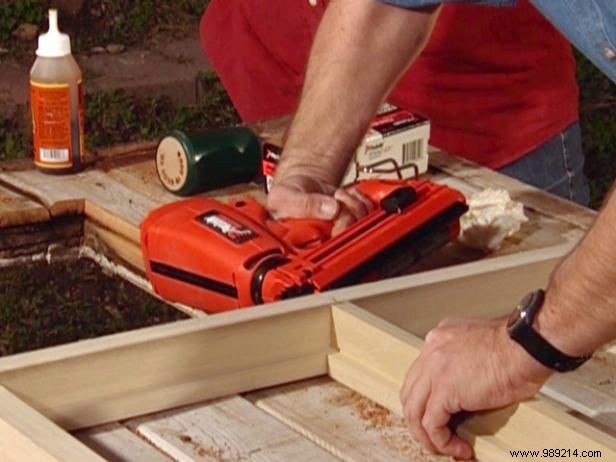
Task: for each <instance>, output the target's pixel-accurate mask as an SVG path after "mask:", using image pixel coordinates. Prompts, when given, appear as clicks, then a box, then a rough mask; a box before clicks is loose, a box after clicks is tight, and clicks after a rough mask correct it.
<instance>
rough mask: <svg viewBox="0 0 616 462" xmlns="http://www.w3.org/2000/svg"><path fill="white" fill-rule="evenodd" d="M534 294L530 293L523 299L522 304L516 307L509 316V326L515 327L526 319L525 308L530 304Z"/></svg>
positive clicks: (509, 327)
mask: <svg viewBox="0 0 616 462" xmlns="http://www.w3.org/2000/svg"><path fill="white" fill-rule="evenodd" d="M533 296H534V294H528V295H527V296H526V297H524V298H523V299H522V301H521V302H520V304H519V305H518V306H517V307H516V309H515V310H513V312H512V313H511V316H509V320H508V321H507V328H508V329H511V328H513V327H514V326H515V325H516V324H517V323H518V322H520V321H523V320H524V319H525V316H524V315H525V313H524V310H525V309H526V308H527V307H528V304H529V303H530V302H531V301H532V299H533Z"/></svg>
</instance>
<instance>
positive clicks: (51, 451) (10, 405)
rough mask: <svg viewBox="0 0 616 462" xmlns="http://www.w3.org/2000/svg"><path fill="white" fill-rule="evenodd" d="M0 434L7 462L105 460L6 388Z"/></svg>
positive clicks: (1, 456) (0, 453) (0, 452)
mask: <svg viewBox="0 0 616 462" xmlns="http://www.w3.org/2000/svg"><path fill="white" fill-rule="evenodd" d="M0 434H1V435H2V438H0V460H2V461H3V462H23V461H28V462H39V461H40V462H52V461H53V462H66V461H72V460H75V461H80V462H81V461H83V462H87V461H92V462H95V461H101V462H102V461H103V460H104V459H102V458H101V457H99V456H97V455H96V453H94V452H93V451H92V450H90V449H88V448H87V447H86V446H84V445H83V444H81V443H80V442H79V441H78V440H77V439H75V438H74V437H72V436H71V435H69V434H68V433H66V432H65V431H64V430H62V429H61V428H60V427H58V426H57V425H56V424H54V423H53V422H51V421H50V420H48V419H46V418H45V417H43V416H42V415H41V414H39V413H38V412H37V411H35V410H34V409H32V408H31V407H29V406H28V405H27V404H26V403H24V402H23V401H22V400H20V399H19V398H17V397H16V396H15V395H13V394H12V393H10V392H9V391H8V390H7V389H6V388H4V387H2V386H0Z"/></svg>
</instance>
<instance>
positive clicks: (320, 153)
mask: <svg viewBox="0 0 616 462" xmlns="http://www.w3.org/2000/svg"><path fill="white" fill-rule="evenodd" d="M437 11H438V10H437V9H432V10H430V11H427V10H424V11H410V10H403V9H400V8H396V7H392V6H388V5H384V4H382V3H380V2H376V1H374V0H332V1H331V2H330V4H329V6H328V9H327V11H326V13H325V15H324V17H323V20H322V22H321V26H320V27H319V31H318V33H317V36H316V38H315V42H314V45H313V48H312V51H311V56H310V60H309V63H308V70H307V74H306V79H305V84H304V90H303V93H302V98H301V101H300V105H299V108H298V111H297V114H296V116H295V119H294V122H293V124H292V126H291V129H290V131H289V136H288V138H287V141H286V143H285V152H284V154H283V159H282V162H281V164H280V167H279V170H278V174H277V176H278V178H280V177H283V176H284V175H285V173H287V172H288V171H289V170H295V171H300V170H301V171H302V172H303V173H305V174H311V175H315V176H317V177H319V178H320V179H322V180H325V181H328V182H330V183H331V184H337V183H338V182H339V181H340V180H341V177H342V175H343V174H344V171H345V170H346V167H347V165H348V163H349V160H350V157H351V155H352V152H353V151H354V150H355V148H356V147H357V146H358V145H359V143H360V141H361V139H362V137H363V135H364V134H365V132H366V130H367V129H368V126H369V125H370V122H371V121H372V119H373V117H374V115H375V112H376V110H377V108H378V106H379V105H380V104H381V103H382V101H383V100H384V98H385V97H386V96H387V94H388V93H389V91H390V90H391V88H393V86H394V84H395V83H396V82H397V80H398V79H399V78H400V76H401V75H402V74H403V72H404V71H405V70H406V69H407V68H408V66H409V65H410V63H411V62H412V61H413V60H414V59H415V57H416V56H417V55H418V54H419V53H420V52H421V50H422V49H423V47H424V46H425V44H426V42H427V39H428V37H429V35H430V32H431V31H432V28H433V27H434V23H435V21H436V17H437V14H438V13H437Z"/></svg>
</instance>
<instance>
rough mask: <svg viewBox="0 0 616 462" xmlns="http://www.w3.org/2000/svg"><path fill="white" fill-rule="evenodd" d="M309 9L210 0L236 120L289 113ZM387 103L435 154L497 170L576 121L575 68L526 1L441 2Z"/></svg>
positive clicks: (312, 12)
mask: <svg viewBox="0 0 616 462" xmlns="http://www.w3.org/2000/svg"><path fill="white" fill-rule="evenodd" d="M312 3H316V6H312ZM312 3H311V2H310V1H309V0H233V1H229V0H213V1H212V3H211V5H210V7H209V8H208V10H207V12H206V14H205V15H204V17H203V20H202V23H201V37H202V42H203V46H204V48H205V51H206V54H207V56H208V59H209V60H210V63H211V64H212V65H213V67H214V69H215V70H216V72H217V73H218V75H219V76H220V78H221V80H222V82H223V83H224V85H225V87H226V88H227V90H228V92H229V94H230V96H231V99H232V100H233V103H234V104H235V106H236V107H237V109H238V112H239V113H240V116H241V117H242V119H243V120H244V121H245V122H247V123H251V122H256V121H262V120H267V119H271V118H276V117H281V116H284V115H288V114H290V113H292V112H293V111H294V110H295V108H296V106H297V102H298V99H299V95H300V93H301V88H302V84H303V78H304V73H305V69H306V62H307V59H308V55H309V50H310V46H311V43H312V40H313V38H314V34H315V32H316V29H317V27H318V24H319V21H320V18H321V16H322V15H323V12H324V10H325V3H326V2H324V1H323V0H318V1H316V2H314V1H313V2H312ZM373 66H378V63H368V62H367V63H366V72H370V69H371V68H372V67H373ZM351 91H352V90H351ZM388 100H389V101H391V102H393V103H394V104H397V105H399V106H401V107H404V108H407V109H409V110H411V111H414V112H417V113H420V114H423V115H426V116H427V117H429V118H430V120H431V122H432V132H431V139H430V142H431V144H433V145H434V146H437V147H439V148H441V149H444V150H446V151H448V152H450V153H453V154H457V155H460V156H463V157H466V158H468V159H471V160H474V161H476V162H478V163H480V164H482V165H485V166H488V167H491V168H500V167H503V166H505V165H508V164H510V163H512V162H514V161H515V160H517V159H519V158H521V157H523V156H524V155H525V154H527V153H528V152H530V151H532V150H533V149H535V148H537V147H539V146H540V145H542V144H543V143H545V142H546V141H548V140H549V139H550V138H552V137H554V136H555V135H557V134H558V133H560V132H562V131H563V130H564V129H565V128H567V127H568V126H569V125H571V124H572V123H573V122H575V121H576V120H577V119H578V87H577V83H576V78H575V60H574V58H573V55H572V52H571V47H570V45H569V43H568V42H567V41H566V40H565V39H564V38H563V37H562V36H561V35H560V33H559V32H558V31H557V30H556V29H555V28H554V27H553V26H552V25H551V24H549V22H547V21H546V20H545V19H544V18H543V16H541V14H540V13H539V12H538V11H537V10H536V9H535V8H534V7H533V6H532V5H531V4H530V3H529V2H528V0H522V1H520V2H519V3H518V5H517V6H516V7H513V8H490V7H485V6H476V5H468V4H466V5H451V4H450V5H446V6H444V7H443V11H442V13H441V16H440V18H439V20H438V24H437V26H436V28H435V30H434V32H433V34H432V37H431V39H430V41H429V43H428V46H427V47H426V49H425V51H424V52H423V53H422V55H421V56H420V57H419V58H418V59H417V60H416V62H415V63H414V64H413V66H412V67H411V68H410V70H409V71H408V72H407V73H406V74H405V75H404V76H403V78H402V79H401V81H400V82H399V83H398V85H397V87H396V88H395V89H394V91H393V92H392V94H391V95H390V97H389V98H388Z"/></svg>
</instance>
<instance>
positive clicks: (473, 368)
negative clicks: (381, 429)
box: [268, 0, 616, 458]
mask: <svg viewBox="0 0 616 462" xmlns="http://www.w3.org/2000/svg"><path fill="white" fill-rule="evenodd" d="M460 1H462V2H463V1H464V0H460ZM467 1H472V0H467ZM441 3H444V2H443V1H438V0H382V1H376V0H332V2H331V3H330V5H329V7H328V9H327V12H326V13H325V16H324V17H323V20H322V22H321V25H320V27H319V30H318V32H317V34H316V38H315V43H314V46H313V49H312V52H311V55H310V60H309V65H308V70H307V75H306V82H305V85H304V89H303V94H302V100H301V102H300V105H299V108H298V111H297V114H296V116H295V119H294V122H293V124H292V127H291V129H290V131H289V135H288V139H287V142H286V145H285V151H284V153H283V158H282V162H281V164H280V168H279V170H278V174H277V176H276V179H275V186H274V189H273V190H272V192H271V193H270V196H269V198H268V202H269V204H268V205H269V207H270V210H271V211H272V213H274V214H276V215H277V216H280V217H285V216H286V217H288V216H297V217H306V216H311V217H317V218H323V219H334V218H336V219H337V220H338V223H339V224H340V225H342V226H343V225H345V224H347V223H349V222H351V221H352V220H353V219H354V218H355V217H357V216H361V215H362V214H364V213H365V212H366V209H367V207H368V206H367V205H366V203H365V202H363V201H362V199H361V198H360V197H358V196H357V195H356V194H353V193H348V192H343V191H338V190H336V189H335V187H333V186H332V185H334V184H337V181H338V180H339V179H340V174H339V173H338V172H340V171H341V170H343V169H344V165H346V163H347V162H348V158H349V156H350V153H351V152H352V150H353V149H354V148H355V146H356V145H357V144H358V142H359V140H360V139H361V137H362V136H363V134H364V133H365V131H366V128H367V127H368V125H369V123H370V121H371V119H372V117H373V115H374V113H375V111H376V109H377V107H378V106H379V104H380V103H381V101H382V100H383V99H384V98H385V95H387V94H388V92H389V90H390V89H391V88H392V87H393V85H394V83H395V82H396V81H397V79H399V78H400V76H401V75H402V74H403V72H404V71H405V70H406V68H407V67H408V66H409V64H410V63H411V62H412V60H414V59H415V58H416V57H417V56H418V55H419V53H420V51H421V49H422V48H423V47H424V46H425V44H426V42H427V40H428V37H429V35H430V32H431V30H432V28H433V27H434V24H435V21H436V18H437V17H438V14H439V11H440V6H439V5H440V4H441ZM475 3H483V4H491V5H493V6H506V5H511V4H513V3H515V0H511V1H510V0H483V1H477V2H475ZM533 3H534V5H535V6H536V7H537V8H538V9H539V10H540V11H542V13H543V14H544V15H545V16H546V17H547V18H549V19H550V20H551V21H552V22H553V23H554V24H555V25H556V26H557V27H558V28H560V29H561V31H562V32H563V33H564V34H565V35H566V36H567V37H568V38H569V39H570V40H571V41H572V42H573V43H574V44H575V45H576V46H577V47H578V48H579V49H580V50H581V51H582V52H583V53H584V54H585V55H586V56H587V57H589V58H590V59H591V60H592V61H593V62H594V63H595V64H596V65H598V66H599V67H600V68H601V69H602V70H603V71H604V72H605V73H606V74H607V75H608V76H609V77H610V78H611V79H612V80H613V81H616V0H592V2H589V1H588V0H558V1H554V0H533ZM392 4H397V5H398V6H401V7H404V8H398V7H396V6H392ZM469 27H472V25H469ZM366 62H370V63H378V66H377V65H374V66H370V67H369V68H366V65H365V63H366ZM325 120H326V121H327V122H326V123H324V121H325ZM614 229H616V196H614V195H613V194H612V195H611V197H610V198H609V199H608V201H607V202H606V204H605V205H604V207H603V209H602V211H601V213H600V215H599V217H598V218H597V220H596V222H595V223H594V225H593V226H592V228H591V230H590V231H589V232H588V234H587V235H586V236H585V238H584V239H583V241H582V242H581V243H580V244H579V245H578V246H577V247H576V249H575V250H574V251H573V252H572V253H571V254H570V255H569V256H568V257H567V258H566V259H565V260H564V261H563V262H562V263H561V264H560V266H559V267H558V268H557V269H556V270H555V272H554V273H553V275H552V278H551V281H550V283H549V285H548V288H547V291H546V295H545V300H543V298H542V297H541V295H540V294H536V295H535V296H534V297H532V299H530V300H528V301H526V302H525V305H526V308H528V309H530V310H531V311H532V312H535V313H537V314H536V317H534V319H532V321H533V322H532V325H526V326H525V325H524V322H523V321H524V319H523V318H515V317H514V321H515V323H514V328H513V329H508V328H507V321H506V320H502V319H501V320H493V321H445V322H444V323H443V324H442V325H441V326H440V327H438V328H436V329H434V330H433V331H432V332H430V333H429V335H428V336H427V339H426V343H425V346H424V348H423V350H422V353H421V355H420V357H419V358H418V359H417V361H416V362H415V363H414V364H413V365H412V366H411V368H410V370H409V373H408V376H407V379H406V382H405V385H404V387H403V389H402V391H401V398H402V401H403V404H404V410H405V415H406V417H407V419H408V421H409V425H410V426H411V431H412V433H413V435H414V436H415V437H416V438H418V439H419V440H420V441H422V442H423V443H424V444H425V446H426V447H428V448H429V449H431V450H433V451H438V452H442V453H446V454H449V455H452V456H454V457H457V458H470V457H471V456H472V451H471V447H470V446H469V444H468V443H467V442H465V441H464V440H462V439H461V438H459V437H457V436H456V435H455V434H452V433H451V431H450V430H449V428H448V423H449V421H450V418H451V416H452V415H454V414H456V413H457V412H459V411H462V410H464V411H470V412H475V411H480V410H487V409H493V408H496V407H501V406H505V405H508V404H512V403H514V402H516V401H519V400H522V399H525V398H528V397H530V396H532V395H533V394H535V393H536V392H537V390H538V389H539V388H540V386H541V385H542V384H543V383H544V382H545V380H546V379H547V378H548V377H549V376H550V374H552V373H553V372H554V371H555V370H567V369H572V368H574V367H576V366H577V365H579V364H580V363H581V362H583V360H584V359H585V358H586V357H587V356H588V355H589V354H591V353H592V352H593V351H594V350H596V349H597V348H598V347H600V346H601V345H603V344H605V343H606V342H608V341H609V340H611V339H613V338H615V337H616V291H614V290H613V287H614V284H615V283H616V265H614V261H616V240H614V239H613V234H614V233H613V230H614ZM537 310H538V311H537ZM521 321H522V322H521ZM510 331H511V334H510ZM516 332H517V334H519V333H520V332H522V333H524V334H526V337H528V336H530V337H533V341H531V342H528V341H526V340H524V339H520V335H517V334H516ZM521 337H524V335H522V336H521Z"/></svg>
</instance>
